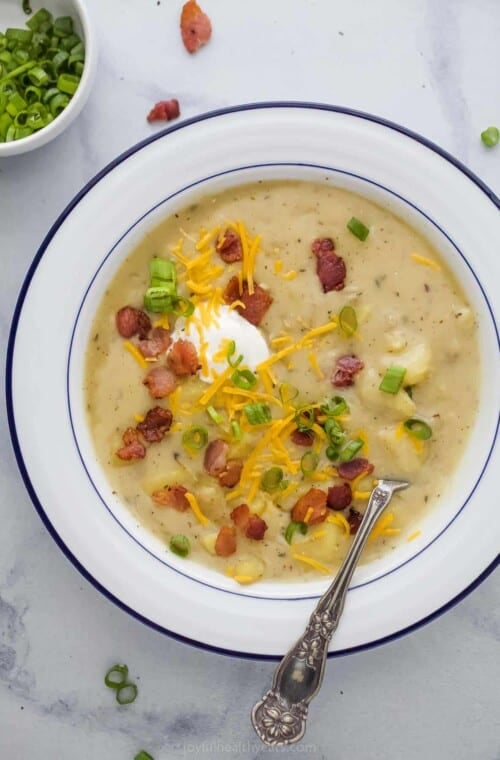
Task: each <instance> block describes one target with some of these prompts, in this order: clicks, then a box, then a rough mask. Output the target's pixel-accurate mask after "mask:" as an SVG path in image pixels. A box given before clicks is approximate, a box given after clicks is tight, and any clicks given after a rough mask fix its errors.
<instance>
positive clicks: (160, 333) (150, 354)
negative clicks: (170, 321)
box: [139, 327, 172, 359]
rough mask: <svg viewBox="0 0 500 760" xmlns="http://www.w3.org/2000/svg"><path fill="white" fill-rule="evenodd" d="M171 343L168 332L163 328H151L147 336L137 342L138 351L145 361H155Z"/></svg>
mask: <svg viewBox="0 0 500 760" xmlns="http://www.w3.org/2000/svg"><path fill="white" fill-rule="evenodd" d="M171 343H172V338H171V337H170V330H165V328H164V327H153V329H152V330H151V332H150V333H149V335H148V336H147V337H146V338H144V339H143V340H140V341H139V351H140V352H141V354H142V355H143V356H144V357H145V358H146V359H156V357H157V356H159V355H160V354H162V353H163V352H164V351H166V350H167V348H168V347H169V346H170V344H171Z"/></svg>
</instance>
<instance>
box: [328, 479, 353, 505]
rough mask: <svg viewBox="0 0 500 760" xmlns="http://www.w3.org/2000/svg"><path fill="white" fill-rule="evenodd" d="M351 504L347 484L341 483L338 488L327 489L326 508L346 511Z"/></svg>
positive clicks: (349, 489) (350, 493) (349, 490)
mask: <svg viewBox="0 0 500 760" xmlns="http://www.w3.org/2000/svg"><path fill="white" fill-rule="evenodd" d="M351 502H352V490H351V486H350V485H349V483H342V485H339V486H332V487H331V488H329V489H328V495H327V497H326V503H327V506H328V507H329V508H330V509H336V510H339V511H340V510H342V509H346V508H347V507H348V506H349V504H350V503H351Z"/></svg>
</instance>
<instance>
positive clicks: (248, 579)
mask: <svg viewBox="0 0 500 760" xmlns="http://www.w3.org/2000/svg"><path fill="white" fill-rule="evenodd" d="M233 578H234V580H235V581H237V582H238V583H240V584H241V585H245V584H246V583H253V582H254V581H255V578H254V577H253V575H233Z"/></svg>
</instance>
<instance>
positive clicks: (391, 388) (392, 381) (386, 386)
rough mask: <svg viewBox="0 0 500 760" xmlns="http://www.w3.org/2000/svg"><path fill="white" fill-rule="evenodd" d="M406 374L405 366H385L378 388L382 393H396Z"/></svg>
mask: <svg viewBox="0 0 500 760" xmlns="http://www.w3.org/2000/svg"><path fill="white" fill-rule="evenodd" d="M405 375H406V367H398V365H397V364H391V366H390V367H387V369H386V372H385V375H384V377H383V378H382V382H381V383H380V385H379V390H381V391H384V393H392V394H396V393H397V392H398V391H399V389H400V388H401V386H402V384H403V380H404V376H405Z"/></svg>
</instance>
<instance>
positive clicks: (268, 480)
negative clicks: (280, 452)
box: [260, 467, 283, 493]
mask: <svg viewBox="0 0 500 760" xmlns="http://www.w3.org/2000/svg"><path fill="white" fill-rule="evenodd" d="M282 482H283V470H282V469H281V467H271V468H270V469H269V470H266V471H265V472H264V473H263V475H262V478H261V479H260V487H261V488H262V490H264V491H267V492H268V493H272V492H273V491H276V490H277V489H278V488H279V487H280V485H281V483H282Z"/></svg>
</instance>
